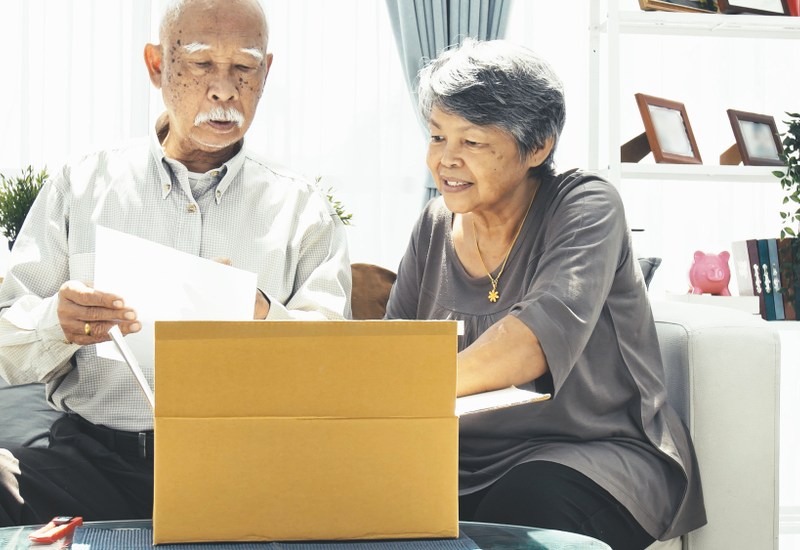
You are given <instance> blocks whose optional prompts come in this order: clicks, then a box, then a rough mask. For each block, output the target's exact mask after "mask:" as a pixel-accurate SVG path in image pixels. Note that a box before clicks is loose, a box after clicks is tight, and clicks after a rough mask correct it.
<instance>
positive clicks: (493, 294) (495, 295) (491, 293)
mask: <svg viewBox="0 0 800 550" xmlns="http://www.w3.org/2000/svg"><path fill="white" fill-rule="evenodd" d="M498 298H500V294H499V293H498V292H497V285H492V290H490V291H489V301H490V302H492V303H494V302H496V301H497V300H498Z"/></svg>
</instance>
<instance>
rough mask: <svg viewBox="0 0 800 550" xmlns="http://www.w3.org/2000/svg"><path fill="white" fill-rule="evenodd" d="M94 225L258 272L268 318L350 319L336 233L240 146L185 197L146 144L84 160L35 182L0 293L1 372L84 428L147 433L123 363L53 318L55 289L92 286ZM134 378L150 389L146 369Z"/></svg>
mask: <svg viewBox="0 0 800 550" xmlns="http://www.w3.org/2000/svg"><path fill="white" fill-rule="evenodd" d="M193 191H194V194H193ZM97 225H102V226H105V227H108V228H111V229H116V230H118V231H122V232H125V233H129V234H131V235H135V236H138V237H142V238H145V239H148V240H151V241H153V242H156V243H160V244H163V245H166V246H170V247H172V248H175V249H178V250H181V251H183V252H187V253H190V254H194V255H196V256H200V257H203V258H218V257H224V258H230V259H231V260H232V263H233V265H234V266H235V267H238V268H240V269H244V270H247V271H251V272H254V273H256V274H257V276H258V283H257V284H258V288H259V289H261V290H262V291H264V292H265V293H266V295H267V296H268V297H269V299H270V302H271V306H270V311H269V315H268V317H267V318H268V319H341V318H348V317H350V299H349V296H350V290H351V278H350V261H349V257H348V252H347V243H346V235H345V229H344V226H343V224H342V222H341V220H340V219H339V218H338V217H337V216H336V214H335V212H334V211H333V210H332V208H331V206H330V204H329V203H328V201H327V199H326V198H325V197H324V196H323V194H322V193H321V192H319V190H318V189H317V188H316V187H315V186H314V185H313V184H311V183H309V182H307V181H304V180H302V179H300V178H297V177H295V176H293V175H291V174H289V173H287V172H284V171H281V170H278V169H275V168H273V167H271V166H269V165H267V164H265V163H263V162H261V161H260V160H258V159H256V158H255V157H253V156H252V155H250V154H249V153H248V152H247V151H246V149H245V148H242V150H241V151H240V152H239V153H238V154H237V155H236V156H234V157H233V158H231V159H230V160H229V161H228V162H226V163H225V164H224V165H223V166H221V167H220V168H219V169H218V170H211V171H209V172H207V173H206V174H204V175H203V177H202V178H201V179H200V180H199V181H197V182H196V184H195V185H194V190H193V189H191V188H190V184H189V173H188V171H187V170H186V168H185V167H184V166H183V165H181V164H180V163H178V162H176V161H174V160H171V159H167V158H166V157H165V156H164V152H163V150H162V148H161V146H160V144H159V143H158V141H157V140H156V138H155V137H153V138H151V139H150V140H149V143H148V140H141V141H139V142H135V143H132V144H130V145H127V146H124V147H121V148H118V149H113V150H107V151H101V152H98V153H95V154H92V155H88V156H86V157H84V158H81V159H79V160H77V161H75V162H72V163H69V164H68V165H67V166H65V167H64V168H63V170H62V171H61V172H60V173H59V174H57V175H55V176H54V177H52V178H51V179H50V180H49V181H48V182H47V183H46V184H45V186H44V188H43V189H42V191H41V192H40V194H39V197H38V198H37V200H36V203H35V204H34V206H33V208H32V209H31V211H30V214H29V216H28V219H27V220H26V223H25V225H24V227H23V229H22V231H21V233H20V235H19V237H18V239H17V240H16V243H15V245H14V249H13V252H12V254H11V257H10V265H9V268H8V271H7V273H6V277H5V280H4V282H3V286H2V288H0V308H2V311H1V312H0V375H2V377H3V378H5V379H6V380H7V381H8V382H9V383H11V384H23V383H29V382H46V383H47V396H48V399H49V400H50V402H51V404H52V405H53V406H54V407H55V408H56V409H58V410H61V411H65V412H75V413H78V414H80V415H81V416H83V417H84V418H86V419H87V420H89V421H91V422H93V423H95V424H102V425H105V426H108V427H111V428H115V429H121V430H129V431H139V430H146V429H152V426H153V414H152V410H151V409H150V408H149V405H148V404H147V402H146V401H145V399H144V397H143V395H142V393H141V390H140V389H139V388H138V386H137V385H136V382H135V380H134V378H133V377H132V376H131V374H130V372H127V371H126V370H125V368H122V367H123V364H122V363H119V362H116V361H111V360H108V359H104V358H99V357H97V354H96V353H95V347H94V346H85V347H81V346H78V345H74V344H67V343H65V342H64V334H63V331H62V330H61V326H60V324H59V321H58V315H57V311H56V308H57V306H58V290H59V287H60V286H61V285H62V284H63V283H64V282H65V281H68V280H81V281H92V279H93V276H94V246H95V228H96V226H97ZM164 276H165V277H169V273H165V274H164ZM101 290H105V291H108V292H114V289H113V288H108V289H101ZM219 292H220V293H224V292H225V289H219ZM123 298H124V296H123ZM253 299H254V304H255V296H254V297H253ZM134 307H135V306H134ZM220 368H224V365H220ZM145 375H146V376H147V378H148V380H149V382H150V384H151V385H152V384H153V372H152V368H151V369H149V371H148V372H145Z"/></svg>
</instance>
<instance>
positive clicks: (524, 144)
mask: <svg viewBox="0 0 800 550" xmlns="http://www.w3.org/2000/svg"><path fill="white" fill-rule="evenodd" d="M418 95H419V108H420V111H421V113H422V116H423V117H424V119H425V120H429V119H430V116H431V111H432V109H433V108H434V107H437V108H439V109H441V110H443V111H445V112H447V113H450V114H454V115H457V116H460V117H462V118H464V119H466V120H468V121H469V122H471V123H472V124H475V125H478V126H494V127H497V128H499V129H501V130H503V131H505V132H507V133H509V134H510V135H511V136H512V137H513V138H514V140H515V141H516V143H517V149H518V151H519V155H520V158H521V159H522V160H524V159H525V158H527V156H528V155H529V154H531V153H532V152H534V151H537V150H539V149H541V148H542V147H544V146H545V143H546V141H547V140H548V138H553V150H552V151H551V152H550V155H549V156H548V158H547V159H546V160H545V161H544V162H543V163H542V165H541V170H542V171H544V172H547V173H552V172H553V153H554V152H555V149H556V145H557V144H558V139H559V137H560V136H561V131H562V130H563V129H564V122H565V120H566V106H565V104H564V89H563V85H562V84H561V80H560V79H559V78H558V76H557V75H556V74H555V72H554V71H553V69H552V68H551V67H550V65H549V64H548V63H547V62H546V61H545V60H544V59H542V58H541V57H539V56H538V55H536V54H535V53H533V52H532V51H531V50H529V49H528V48H525V47H523V46H518V45H515V44H513V43H511V42H507V41H505V40H490V41H477V40H473V39H470V38H467V39H465V40H464V42H463V44H462V45H461V46H460V47H455V48H451V49H448V50H445V51H444V52H442V53H441V54H440V55H439V57H437V58H436V59H434V60H433V61H431V62H430V63H429V64H428V65H427V66H425V67H424V68H423V69H422V70H421V71H420V73H419V88H418Z"/></svg>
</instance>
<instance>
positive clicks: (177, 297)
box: [94, 226, 256, 373]
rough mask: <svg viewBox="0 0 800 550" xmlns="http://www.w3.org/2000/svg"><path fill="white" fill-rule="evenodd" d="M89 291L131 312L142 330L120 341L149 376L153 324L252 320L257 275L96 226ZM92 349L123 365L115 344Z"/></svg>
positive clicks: (153, 337)
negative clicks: (113, 298) (122, 303)
mask: <svg viewBox="0 0 800 550" xmlns="http://www.w3.org/2000/svg"><path fill="white" fill-rule="evenodd" d="M94 288H96V289H97V290H102V291H104V292H111V293H114V294H117V295H119V296H121V297H122V299H123V300H125V305H126V306H128V307H131V308H133V309H134V310H136V314H137V318H138V321H139V322H140V323H141V325H142V329H141V330H140V331H139V332H137V333H134V334H129V335H127V336H125V340H126V342H127V344H128V346H130V348H131V350H132V352H133V354H134V355H135V356H136V358H137V359H138V361H139V364H140V365H141V367H142V370H143V371H145V372H149V373H152V372H153V370H152V369H153V363H154V354H155V349H154V344H155V332H154V330H155V321H188V320H204V321H206V320H213V321H246V320H251V319H252V318H253V308H254V307H255V296H256V274H255V273H250V272H248V271H244V270H242V269H237V268H235V267H231V266H228V265H224V264H221V263H219V262H215V261H213V260H207V259H204V258H200V257H198V256H194V255H192V254H187V253H185V252H181V251H179V250H175V249H174V248H170V247H168V246H164V245H161V244H157V243H154V242H152V241H148V240H146V239H142V238H139V237H134V236H132V235H128V234H126V233H121V232H119V231H115V230H113V229H108V228H105V227H100V226H98V227H97V236H96V241H95V264H94ZM96 348H97V355H98V356H99V357H105V358H108V359H115V360H117V361H123V360H124V359H123V357H122V355H121V354H120V352H119V350H118V349H117V347H116V345H115V344H114V342H102V343H100V344H97V346H96Z"/></svg>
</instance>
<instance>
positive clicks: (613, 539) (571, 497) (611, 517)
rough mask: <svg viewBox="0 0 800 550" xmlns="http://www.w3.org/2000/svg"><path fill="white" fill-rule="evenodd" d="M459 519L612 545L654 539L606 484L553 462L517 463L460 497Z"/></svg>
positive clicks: (618, 548)
mask: <svg viewBox="0 0 800 550" xmlns="http://www.w3.org/2000/svg"><path fill="white" fill-rule="evenodd" d="M459 511H460V513H459V516H460V519H461V520H463V521H483V522H489V523H503V524H513V525H525V526H530V527H542V528H548V529H558V530H561V531H569V532H572V533H581V534H583V535H588V536H590V537H594V538H596V539H599V540H602V541H603V542H605V543H606V544H608V545H609V546H611V548H613V549H614V550H628V549H630V550H634V549H637V550H638V549H642V548H647V547H648V546H649V545H650V544H652V543H653V541H654V540H655V539H654V538H653V537H651V536H650V535H649V534H648V533H647V532H646V531H645V530H644V529H643V528H642V527H641V526H640V525H639V523H638V522H637V521H636V520H635V519H633V516H631V514H630V512H628V510H627V509H625V507H623V506H622V505H621V504H620V503H619V502H618V501H617V500H616V499H615V498H614V497H612V496H611V495H610V494H609V493H608V492H607V491H606V490H605V489H603V488H602V487H600V486H599V485H597V484H596V483H595V482H594V481H592V480H591V479H589V478H588V477H586V476H585V475H583V474H581V473H580V472H578V471H576V470H573V469H572V468H568V467H567V466H563V465H561V464H556V463H554V462H544V461H534V462H527V463H525V464H520V465H519V466H517V467H515V468H513V469H512V470H511V471H510V472H508V473H507V474H506V475H504V476H503V477H502V478H500V479H499V480H498V481H497V482H495V483H494V484H493V485H490V486H489V487H487V488H485V489H483V490H481V491H478V492H477V493H471V494H469V495H464V496H462V497H461V498H460V499H459Z"/></svg>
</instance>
